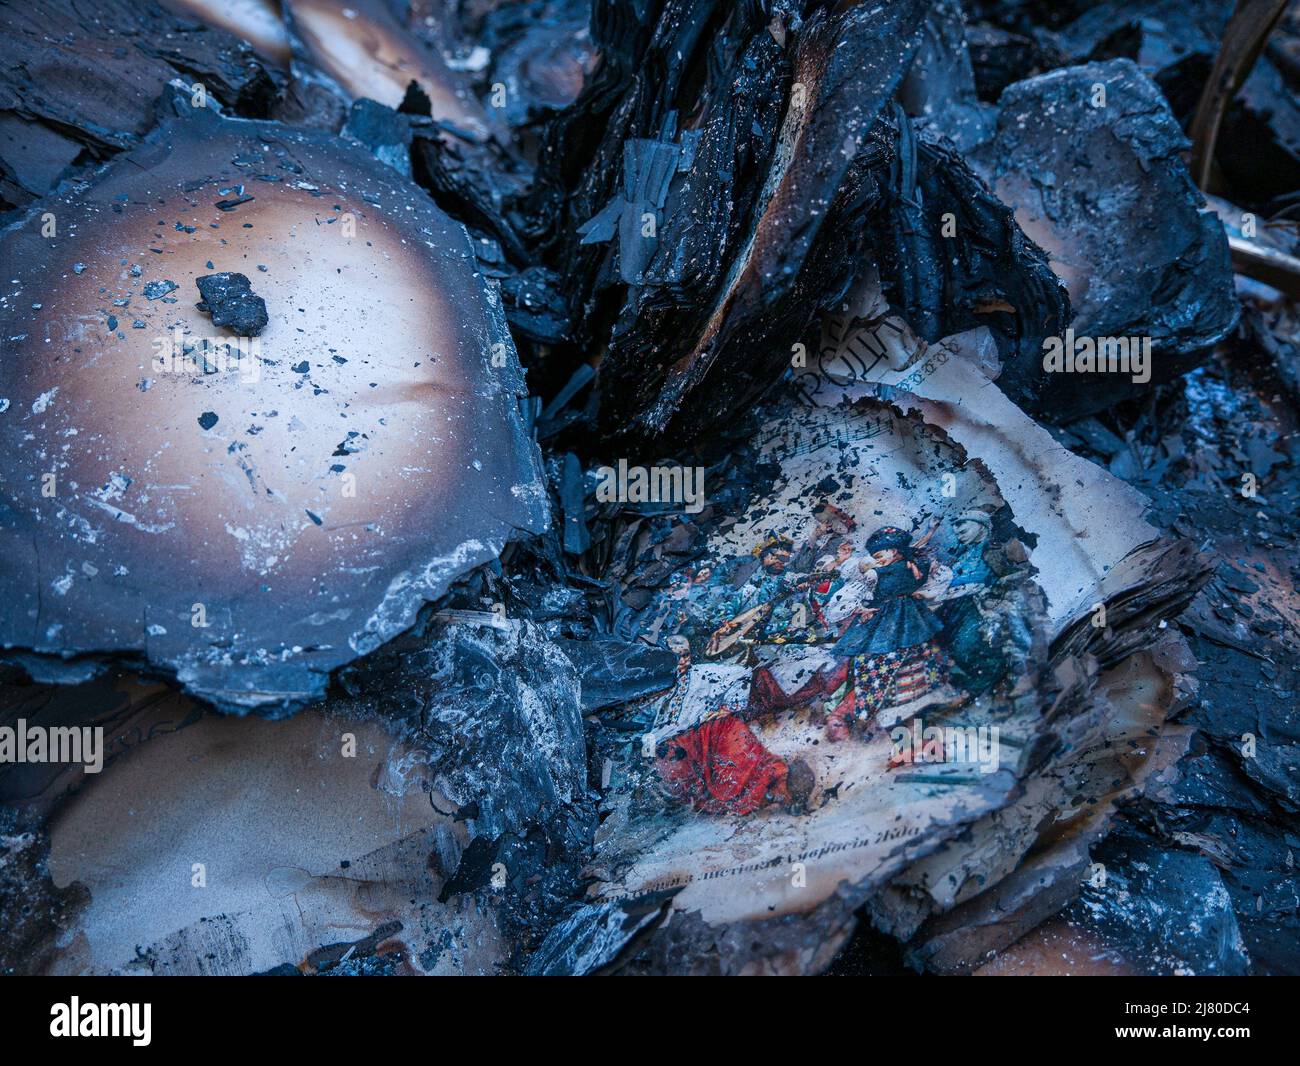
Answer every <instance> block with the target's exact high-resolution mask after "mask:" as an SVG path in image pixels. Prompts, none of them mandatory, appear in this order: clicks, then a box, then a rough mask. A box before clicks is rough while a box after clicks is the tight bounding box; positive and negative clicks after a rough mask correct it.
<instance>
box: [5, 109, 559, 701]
mask: <svg viewBox="0 0 1300 1066" xmlns="http://www.w3.org/2000/svg"><path fill="white" fill-rule="evenodd" d="M250 197H251V199H250ZM51 220H52V221H51ZM43 231H44V232H45V233H47V234H50V233H52V235H49V236H45V235H43ZM3 248H4V259H5V262H6V263H9V264H12V265H11V266H9V267H7V268H6V269H7V276H6V277H5V279H4V280H5V283H6V284H5V287H4V298H3V304H2V306H0V320H2V322H3V330H4V333H3V336H4V339H5V358H4V361H3V365H2V366H0V408H3V412H2V413H0V439H3V441H4V445H5V451H6V454H7V455H8V457H9V463H8V464H7V466H6V469H5V471H4V472H3V474H0V478H2V480H0V488H2V490H3V496H0V506H2V507H3V513H2V514H0V517H2V518H3V523H2V525H3V529H2V530H0V538H2V541H0V542H2V543H3V545H4V551H3V560H2V561H0V579H2V588H3V591H4V594H5V597H6V601H7V607H8V609H7V611H6V612H5V614H4V618H3V622H2V623H0V626H2V627H3V628H2V631H0V641H2V642H3V643H4V644H5V645H6V646H8V647H10V648H18V649H31V650H34V651H36V652H38V653H41V654H42V655H46V656H61V657H63V658H65V659H66V658H69V657H72V656H77V655H81V654H85V653H95V652H113V653H126V654H138V655H141V656H143V657H145V658H147V659H148V660H150V661H152V662H154V663H157V664H160V665H163V666H165V667H167V668H169V669H171V670H174V671H176V672H177V673H178V675H179V677H180V679H181V680H182V681H183V682H184V683H185V684H186V685H187V686H188V687H190V688H191V689H193V690H194V691H196V692H198V693H199V694H201V695H205V696H208V697H209V698H212V699H215V700H217V701H218V702H221V703H223V704H226V705H241V706H253V705H257V704H261V703H278V704H284V703H286V701H287V702H295V701H300V700H301V699H303V698H307V697H310V696H312V695H315V694H317V693H319V691H320V690H321V688H322V687H323V684H324V681H325V676H326V675H327V673H328V671H329V670H331V669H333V668H334V667H336V666H338V665H340V664H341V663H343V662H346V661H347V660H349V659H351V658H353V657H354V656H355V655H356V654H358V653H361V652H364V651H367V650H369V649H370V648H372V647H373V646H375V645H376V644H378V643H380V642H382V641H383V640H386V639H387V638H389V637H391V636H392V635H394V634H395V633H396V632H398V631H400V630H401V629H403V628H405V627H406V626H408V625H409V624H410V623H411V621H412V620H413V618H414V612H415V610H416V609H417V608H418V606H419V604H420V603H421V602H423V600H425V599H427V598H430V597H431V596H433V595H436V594H437V593H439V592H441V591H442V589H443V588H445V586H446V584H447V582H448V581H449V580H450V579H451V578H453V577H455V576H456V575H457V574H459V573H461V572H463V571H465V570H466V569H468V568H469V567H471V566H473V565H476V564H477V563H479V562H482V561H484V560H485V559H488V558H492V557H494V556H495V555H496V554H497V552H498V550H499V549H500V547H501V545H502V543H503V542H504V540H505V539H506V538H507V537H508V536H509V534H510V533H511V532H512V531H513V530H515V529H518V528H534V529H535V528H540V526H541V525H542V524H543V523H544V520H545V518H544V501H543V500H542V498H541V497H540V494H539V492H538V490H537V489H536V484H537V482H536V477H537V474H536V467H535V462H534V449H533V446H532V444H531V443H530V442H529V441H528V440H527V439H526V438H525V437H524V435H523V432H522V428H521V424H520V422H521V420H520V418H519V412H518V408H517V395H518V393H519V392H520V391H522V378H521V374H520V372H519V370H518V365H517V362H516V361H515V356H514V352H513V349H512V348H511V346H510V342H509V337H508V335H507V334H506V331H505V328H504V324H503V321H502V319H501V315H500V310H499V308H500V304H499V299H498V297H497V294H496V292H495V291H494V290H491V289H489V286H488V284H487V283H486V282H485V281H484V279H483V278H482V277H481V276H480V275H479V274H478V272H477V270H476V266H475V261H474V258H473V254H472V251H471V248H470V243H469V240H468V238H467V236H466V234H465V231H464V230H463V228H462V227H461V226H460V225H459V224H457V223H454V222H452V221H450V220H449V219H447V218H446V216H445V215H443V214H442V213H441V212H440V211H439V210H438V209H437V208H436V207H434V206H433V204H432V203H431V202H430V201H429V200H428V199H427V197H425V196H424V194H423V193H422V192H421V191H420V190H418V189H416V188H415V187H414V186H411V185H409V184H405V183H403V182H402V181H401V179H400V178H399V177H398V176H397V175H396V174H392V173H390V172H388V171H386V170H385V169H383V168H382V167H381V166H380V165H379V164H378V163H376V162H375V161H374V160H372V159H371V158H370V157H368V156H366V155H365V154H364V153H362V152H361V151H360V150H359V149H356V148H353V147H350V146H347V145H345V144H343V143H342V142H340V141H339V140H338V139H336V138H329V137H326V136H324V135H316V134H305V133H302V132H298V131H288V130H285V129H284V128H283V127H278V126H273V125H270V124H261V123H251V122H232V121H222V120H218V119H215V118H208V119H207V120H206V121H197V120H196V121H193V122H187V123H186V124H185V125H182V126H176V127H172V128H169V129H167V130H165V131H164V133H163V136H162V137H161V138H160V140H159V142H158V143H157V144H155V145H151V146H147V147H145V148H144V149H141V150H140V151H138V152H136V153H134V154H133V156H131V157H130V158H128V159H125V160H123V161H121V162H118V163H115V164H114V165H113V167H112V168H111V169H110V170H109V172H108V173H107V174H106V175H105V176H104V177H103V178H102V179H101V180H100V181H99V182H98V183H97V184H95V185H94V186H93V187H92V188H90V189H89V190H87V191H84V192H80V193H73V194H70V195H66V196H64V197H60V198H52V199H51V200H49V201H46V202H44V203H42V204H40V205H38V206H37V208H36V209H34V210H33V211H32V212H31V213H30V214H29V215H28V216H27V217H26V218H25V220H23V221H22V222H20V223H17V224H15V226H14V227H13V228H11V230H9V231H8V232H7V233H6V234H5V235H4V236H3ZM219 272H232V273H240V274H243V275H245V276H246V277H247V278H248V279H249V281H250V282H251V285H252V290H253V292H254V293H255V294H256V295H257V296H259V297H261V298H262V299H263V300H265V303H266V308H267V314H268V317H269V322H268V324H267V325H266V327H265V328H264V329H263V330H262V331H261V333H260V335H259V336H257V337H255V338H244V339H239V338H236V337H235V335H234V334H233V332H232V331H231V330H229V329H226V328H223V327H221V326H217V325H214V324H213V321H212V318H211V316H210V315H209V314H207V313H204V312H203V311H200V310H199V309H197V308H196V306H195V305H196V303H198V302H199V300H200V298H201V297H200V293H199V290H198V287H197V285H196V279H197V278H199V277H202V276H204V275H208V274H213V273H219ZM178 338H179V339H181V340H182V341H183V343H182V344H181V345H179V346H178V345H176V344H175V341H176V340H177V339H178ZM204 339H209V340H210V341H211V342H212V343H213V344H214V345H215V347H209V348H208V349H207V350H204V348H203V346H202V345H201V344H199V346H198V347H194V345H195V344H196V342H201V341H203V340H204ZM226 342H231V344H232V345H233V347H226V346H225V345H226ZM187 347H188V348H190V349H191V350H190V351H189V352H188V353H187V355H188V360H187V361H186V362H183V363H180V364H179V365H178V364H177V362H168V361H167V360H168V358H169V356H173V355H174V354H175V353H176V352H177V351H182V350H184V349H185V348H187Z"/></svg>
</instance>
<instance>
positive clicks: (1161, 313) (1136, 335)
mask: <svg viewBox="0 0 1300 1066" xmlns="http://www.w3.org/2000/svg"><path fill="white" fill-rule="evenodd" d="M999 106H1000V113H999V118H998V129H997V134H996V136H995V137H994V138H993V139H992V140H991V141H990V142H988V143H987V144H986V145H985V146H983V148H981V149H980V151H979V152H978V153H977V155H976V158H977V159H978V160H979V161H980V163H979V165H980V168H981V170H982V171H983V172H984V173H985V175H986V176H987V178H988V180H989V183H990V185H991V186H992V188H993V190H994V192H996V193H997V195H998V196H999V197H1000V198H1001V199H1002V201H1003V202H1004V203H1006V204H1007V205H1008V206H1010V207H1012V208H1013V209H1014V210H1015V213H1016V219H1017V221H1018V222H1019V223H1020V226H1021V227H1023V229H1024V231H1025V233H1026V234H1028V236H1029V237H1030V238H1032V239H1033V240H1034V241H1035V242H1036V243H1037V244H1038V245H1039V246H1040V247H1042V248H1043V249H1044V250H1046V252H1047V253H1048V255H1049V256H1050V257H1051V262H1052V268H1053V269H1054V270H1055V271H1056V273H1057V274H1058V275H1060V277H1061V279H1062V280H1063V281H1064V282H1065V284H1066V286H1067V287H1068V288H1069V290H1070V295H1071V302H1072V303H1073V305H1074V312H1075V315H1074V320H1073V322H1072V323H1070V324H1069V325H1070V326H1071V329H1072V332H1071V333H1070V334H1069V335H1068V336H1065V335H1063V336H1061V337H1058V338H1057V343H1058V344H1059V345H1060V346H1061V347H1062V348H1064V347H1071V346H1073V348H1074V350H1072V351H1070V352H1069V353H1068V358H1066V356H1065V353H1063V352H1062V353H1061V354H1062V359H1063V361H1058V362H1059V363H1060V366H1059V367H1058V366H1055V364H1053V365H1052V366H1049V363H1048V360H1049V357H1051V356H1052V353H1051V352H1050V351H1049V350H1048V349H1047V348H1046V347H1045V348H1044V349H1043V360H1044V361H1043V364H1042V369H1043V373H1042V374H1041V376H1040V391H1039V394H1038V396H1037V397H1036V398H1035V399H1034V400H1033V401H1032V402H1031V403H1030V405H1029V406H1030V409H1031V410H1033V411H1035V412H1039V413H1042V414H1045V415H1046V416H1048V417H1050V418H1051V419H1053V420H1065V419H1068V418H1071V417H1078V416H1080V415H1083V414H1087V413H1089V412H1092V411H1097V410H1100V409H1101V408H1103V407H1105V406H1106V405H1107V404H1109V403H1112V402H1114V401H1116V400H1118V399H1120V398H1123V397H1126V396H1131V395H1134V394H1135V391H1136V388H1137V386H1139V385H1144V384H1146V383H1147V382H1149V381H1155V382H1159V381H1167V380H1169V379H1170V378H1171V377H1172V376H1174V375H1176V374H1179V373H1182V372H1184V371H1186V370H1188V369H1190V368H1191V367H1192V366H1194V365H1195V364H1196V362H1197V360H1198V359H1199V358H1200V357H1201V355H1202V354H1203V353H1204V351H1205V350H1206V349H1207V348H1208V347H1209V346H1210V345H1212V344H1214V343H1215V342H1216V341H1218V340H1220V339H1221V338H1222V337H1224V336H1225V335H1226V334H1227V333H1228V331H1229V330H1231V329H1232V327H1233V326H1234V325H1235V323H1236V320H1237V303H1236V300H1235V299H1234V298H1233V295H1232V289H1231V286H1230V285H1229V284H1228V281H1229V278H1230V276H1231V269H1232V268H1231V264H1230V261H1229V256H1228V245H1227V239H1226V237H1225V236H1224V233H1223V227H1222V226H1221V225H1220V224H1219V223H1218V221H1217V219H1216V218H1215V217H1214V216H1213V214H1212V213H1211V212H1209V211H1208V210H1207V209H1206V207H1205V204H1204V200H1203V199H1202V197H1201V194H1200V193H1199V192H1198V191H1197V189H1196V187H1195V185H1193V184H1192V181H1191V178H1190V176H1189V175H1188V173H1187V168H1186V166H1185V165H1184V163H1183V161H1182V158H1181V153H1182V152H1183V151H1184V150H1185V148H1186V145H1187V142H1186V139H1185V138H1184V137H1183V134H1182V131H1181V130H1180V129H1179V127H1178V124H1177V122H1176V121H1175V120H1174V117H1173V115H1172V114H1171V113H1170V111H1169V108H1168V105H1167V104H1166V103H1165V102H1164V99H1163V98H1162V97H1161V95H1160V90H1159V89H1158V88H1157V87H1156V86H1155V84H1154V83H1153V82H1152V81H1151V80H1150V79H1149V78H1147V77H1146V76H1145V75H1144V74H1143V73H1142V72H1141V71H1140V70H1139V69H1138V68H1137V67H1136V66H1135V65H1134V64H1133V63H1132V62H1130V61H1128V60H1122V59H1117V60H1112V61H1110V62H1107V63H1093V64H1086V65H1083V66H1078V67H1068V68H1065V69H1062V70H1056V71H1052V72H1051V73H1049V74H1043V75H1040V76H1038V77H1036V78H1031V79H1029V80H1027V81H1022V82H1017V83H1016V84H1014V85H1012V86H1011V87H1010V88H1008V89H1007V90H1006V91H1005V92H1004V93H1003V94H1002V97H1001V99H1000V101H999ZM1080 340H1081V341H1084V342H1085V344H1084V346H1082V347H1081V346H1080V345H1077V344H1075V342H1076V341H1080ZM1086 342H1091V343H1092V345H1093V346H1094V347H1096V346H1100V348H1099V350H1101V351H1102V355H1101V356H1100V357H1099V356H1096V355H1094V356H1093V358H1092V360H1091V361H1090V362H1091V363H1092V364H1093V366H1092V369H1093V370H1095V365H1096V363H1097V361H1098V359H1100V361H1101V362H1102V363H1103V364H1106V369H1107V370H1108V372H1105V373H1096V372H1093V373H1090V374H1089V376H1090V378H1091V379H1093V380H1092V381H1091V382H1090V384H1089V386H1088V387H1087V388H1086V389H1080V388H1078V386H1077V382H1078V380H1079V373H1069V372H1063V370H1062V369H1061V368H1062V367H1063V368H1064V370H1066V371H1068V369H1069V367H1070V366H1072V365H1074V356H1075V351H1083V350H1084V348H1086ZM1116 344H1122V346H1123V347H1124V348H1125V350H1134V349H1135V350H1136V352H1137V354H1138V356H1140V357H1141V358H1136V357H1135V358H1134V359H1133V360H1132V361H1131V363H1130V362H1129V361H1127V360H1126V361H1125V362H1126V364H1127V365H1126V367H1124V368H1120V369H1118V370H1111V369H1110V363H1111V362H1113V359H1111V357H1110V356H1107V355H1106V354H1105V353H1106V352H1108V351H1111V349H1112V348H1114V346H1115V345H1116ZM1079 366H1080V367H1081V368H1083V369H1082V371H1081V372H1084V373H1087V372H1088V369H1089V368H1087V367H1084V364H1083V362H1082V361H1081V362H1080V363H1079ZM1009 391H1012V392H1013V394H1015V395H1017V398H1020V397H1019V395H1018V394H1017V392H1016V390H1015V389H1014V388H1013V389H1009Z"/></svg>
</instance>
